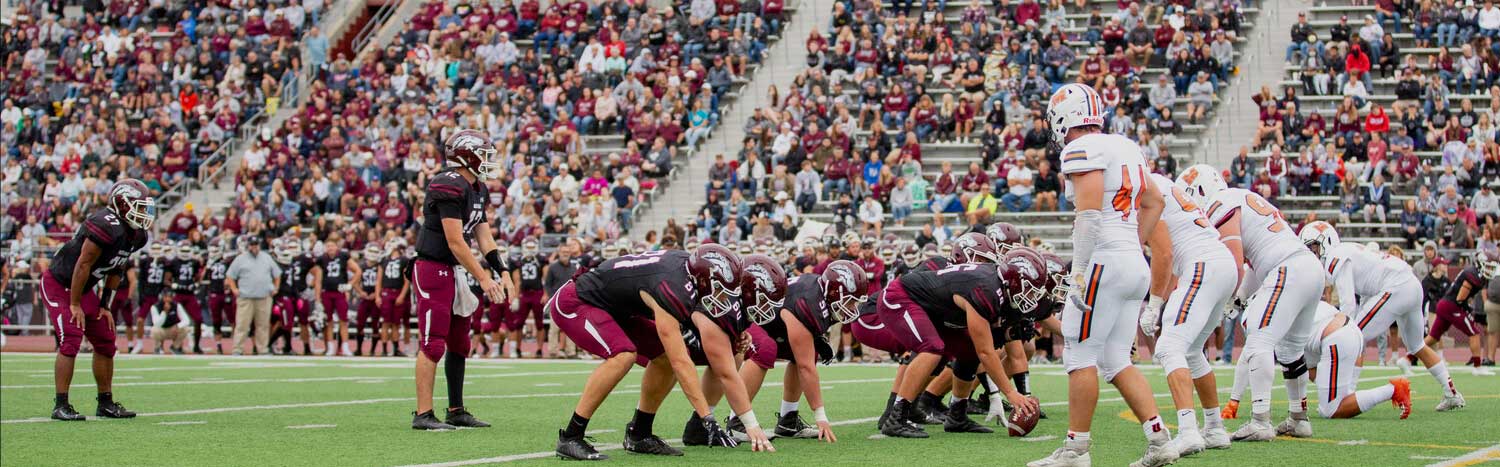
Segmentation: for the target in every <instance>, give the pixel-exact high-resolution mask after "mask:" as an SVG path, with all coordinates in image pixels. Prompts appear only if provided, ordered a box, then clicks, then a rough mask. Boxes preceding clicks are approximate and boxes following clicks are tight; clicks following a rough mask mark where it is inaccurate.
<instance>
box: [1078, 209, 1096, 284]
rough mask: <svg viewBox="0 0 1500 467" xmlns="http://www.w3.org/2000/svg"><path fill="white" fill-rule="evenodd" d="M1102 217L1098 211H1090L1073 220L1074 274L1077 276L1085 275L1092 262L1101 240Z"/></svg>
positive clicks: (1083, 212) (1081, 213)
mask: <svg viewBox="0 0 1500 467" xmlns="http://www.w3.org/2000/svg"><path fill="white" fill-rule="evenodd" d="M1101 216H1102V214H1101V213H1100V212H1099V210H1098V209H1089V210H1086V211H1082V212H1079V213H1078V215H1077V216H1075V217H1074V218H1073V272H1074V273H1076V274H1083V273H1084V270H1085V268H1087V267H1088V266H1089V263H1090V262H1091V261H1092V257H1093V255H1094V245H1095V244H1096V243H1097V242H1098V240H1099V239H1098V238H1097V235H1098V234H1099V220H1100V218H1101Z"/></svg>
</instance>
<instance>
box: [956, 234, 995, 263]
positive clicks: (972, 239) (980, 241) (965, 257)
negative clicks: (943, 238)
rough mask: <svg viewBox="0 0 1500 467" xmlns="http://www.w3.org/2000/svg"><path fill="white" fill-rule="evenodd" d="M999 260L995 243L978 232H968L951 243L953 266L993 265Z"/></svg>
mask: <svg viewBox="0 0 1500 467" xmlns="http://www.w3.org/2000/svg"><path fill="white" fill-rule="evenodd" d="M997 258H999V255H998V254H996V253H995V242H993V241H990V237H986V236H985V235H984V234H982V233H979V232H969V233H966V234H963V235H962V236H960V237H958V239H956V240H954V241H953V264H966V263H980V262H983V263H994V262H995V260H996V259H997Z"/></svg>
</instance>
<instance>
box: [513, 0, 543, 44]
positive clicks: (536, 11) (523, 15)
mask: <svg viewBox="0 0 1500 467" xmlns="http://www.w3.org/2000/svg"><path fill="white" fill-rule="evenodd" d="M541 12H542V5H541V3H540V2H538V1H537V0H525V1H523V2H521V7H520V8H519V18H518V19H517V23H516V28H517V30H518V34H516V38H517V39H520V38H524V37H527V36H530V35H531V33H532V32H535V31H536V26H537V19H539V18H541Z"/></svg>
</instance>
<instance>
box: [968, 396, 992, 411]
mask: <svg viewBox="0 0 1500 467" xmlns="http://www.w3.org/2000/svg"><path fill="white" fill-rule="evenodd" d="M988 413H990V398H988V397H980V398H978V399H969V415H985V414H988Z"/></svg>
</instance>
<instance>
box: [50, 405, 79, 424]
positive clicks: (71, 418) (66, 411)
mask: <svg viewBox="0 0 1500 467" xmlns="http://www.w3.org/2000/svg"><path fill="white" fill-rule="evenodd" d="M52 419H53V420H62V421H65V422H81V421H84V420H87V419H88V418H87V417H84V416H83V415H82V414H79V413H78V411H77V410H73V404H63V405H59V406H57V407H53V408H52Z"/></svg>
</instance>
